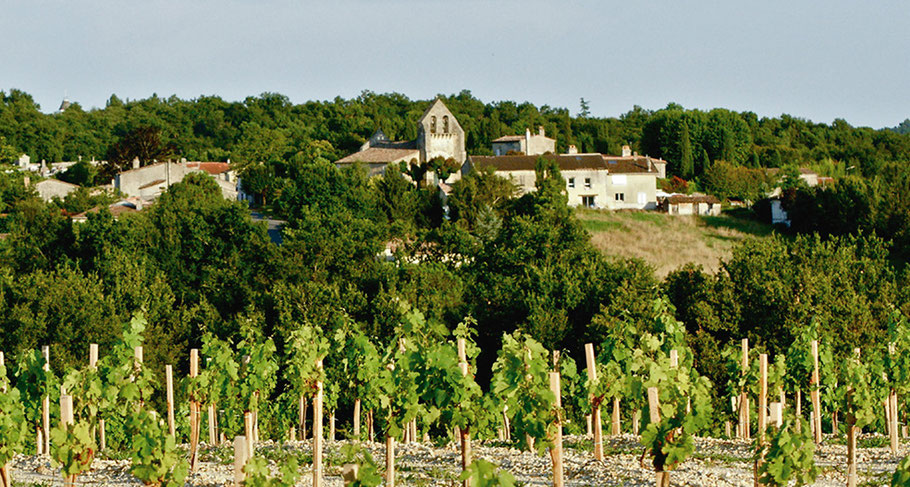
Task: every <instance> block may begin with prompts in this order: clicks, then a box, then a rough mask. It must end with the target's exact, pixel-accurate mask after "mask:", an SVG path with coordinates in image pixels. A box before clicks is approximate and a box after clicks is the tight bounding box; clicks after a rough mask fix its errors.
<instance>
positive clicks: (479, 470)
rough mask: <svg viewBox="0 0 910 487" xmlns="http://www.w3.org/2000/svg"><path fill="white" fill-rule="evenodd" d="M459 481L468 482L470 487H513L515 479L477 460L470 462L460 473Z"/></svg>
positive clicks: (487, 463) (484, 461)
mask: <svg viewBox="0 0 910 487" xmlns="http://www.w3.org/2000/svg"><path fill="white" fill-rule="evenodd" d="M459 480H470V481H471V487H513V486H514V485H515V477H513V476H512V474H510V473H509V472H507V471H505V470H499V469H498V468H496V465H494V464H492V463H490V462H488V461H486V460H481V459H477V460H474V461H473V462H471V465H469V466H468V469H467V470H465V471H464V472H462V474H461V477H459Z"/></svg>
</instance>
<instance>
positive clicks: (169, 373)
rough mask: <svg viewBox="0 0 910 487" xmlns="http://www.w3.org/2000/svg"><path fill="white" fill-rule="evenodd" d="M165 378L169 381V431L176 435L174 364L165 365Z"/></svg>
mask: <svg viewBox="0 0 910 487" xmlns="http://www.w3.org/2000/svg"><path fill="white" fill-rule="evenodd" d="M164 378H165V381H166V382H167V432H168V434H170V435H171V436H175V437H176V436H177V435H176V433H177V431H176V425H175V424H174V368H173V367H172V366H170V365H165V366H164Z"/></svg>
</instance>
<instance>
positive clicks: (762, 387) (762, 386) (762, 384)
mask: <svg viewBox="0 0 910 487" xmlns="http://www.w3.org/2000/svg"><path fill="white" fill-rule="evenodd" d="M758 369H759V394H758V443H759V444H762V443H764V441H765V427H766V426H767V408H768V354H766V353H762V354H759V356H758Z"/></svg>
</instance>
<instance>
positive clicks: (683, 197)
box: [666, 194, 720, 205]
mask: <svg viewBox="0 0 910 487" xmlns="http://www.w3.org/2000/svg"><path fill="white" fill-rule="evenodd" d="M666 201H667V202H668V203H670V204H673V205H678V204H680V203H711V204H717V203H720V200H718V199H717V198H716V197H714V196H712V195H705V194H671V195H670V196H667V197H666Z"/></svg>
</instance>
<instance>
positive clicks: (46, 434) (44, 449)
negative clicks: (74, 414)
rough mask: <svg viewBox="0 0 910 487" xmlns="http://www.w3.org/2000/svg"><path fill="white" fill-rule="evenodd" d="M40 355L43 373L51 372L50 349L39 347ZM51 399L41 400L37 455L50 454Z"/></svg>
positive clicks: (45, 397)
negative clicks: (41, 356) (39, 436)
mask: <svg viewBox="0 0 910 487" xmlns="http://www.w3.org/2000/svg"><path fill="white" fill-rule="evenodd" d="M41 354H42V355H44V371H45V372H50V370H51V347H49V346H47V345H45V346H43V347H41ZM50 436H51V398H50V396H44V398H43V399H42V400H41V438H40V439H41V446H40V447H39V451H38V453H39V454H40V453H43V454H45V455H49V454H50V453H51V437H50Z"/></svg>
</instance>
